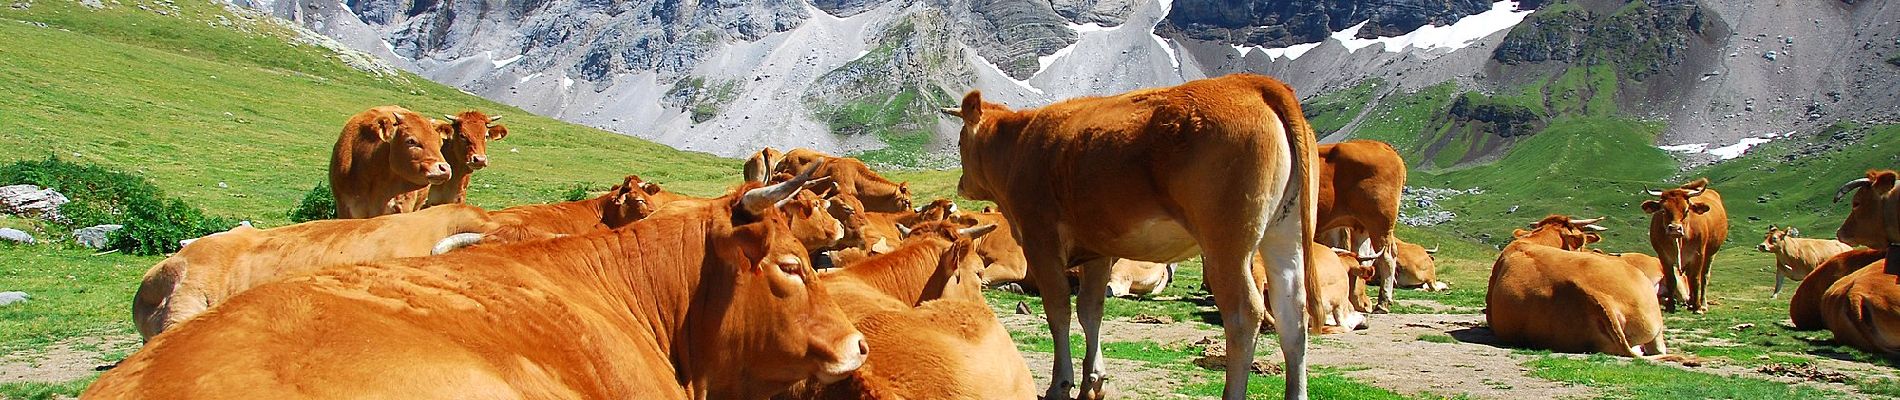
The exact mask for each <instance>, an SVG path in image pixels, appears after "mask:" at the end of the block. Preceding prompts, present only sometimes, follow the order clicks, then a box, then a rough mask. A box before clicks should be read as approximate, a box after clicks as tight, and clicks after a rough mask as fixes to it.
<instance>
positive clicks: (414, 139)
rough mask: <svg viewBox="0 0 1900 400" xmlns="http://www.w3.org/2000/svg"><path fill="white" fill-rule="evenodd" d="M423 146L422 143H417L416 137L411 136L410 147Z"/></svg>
mask: <svg viewBox="0 0 1900 400" xmlns="http://www.w3.org/2000/svg"><path fill="white" fill-rule="evenodd" d="M421 146H422V144H421V143H416V138H409V147H421Z"/></svg>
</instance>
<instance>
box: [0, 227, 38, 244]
mask: <svg viewBox="0 0 1900 400" xmlns="http://www.w3.org/2000/svg"><path fill="white" fill-rule="evenodd" d="M0 240H4V241H8V242H15V243H25V244H33V243H34V240H33V235H32V234H28V233H26V231H22V230H19V229H13V228H0Z"/></svg>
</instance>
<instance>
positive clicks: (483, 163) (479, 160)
mask: <svg viewBox="0 0 1900 400" xmlns="http://www.w3.org/2000/svg"><path fill="white" fill-rule="evenodd" d="M468 167H469V169H482V168H487V167H488V155H487V154H476V155H474V156H472V157H469V158H468Z"/></svg>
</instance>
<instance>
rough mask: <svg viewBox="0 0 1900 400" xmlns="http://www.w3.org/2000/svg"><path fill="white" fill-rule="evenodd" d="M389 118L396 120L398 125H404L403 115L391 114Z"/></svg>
mask: <svg viewBox="0 0 1900 400" xmlns="http://www.w3.org/2000/svg"><path fill="white" fill-rule="evenodd" d="M389 117H390V118H394V119H395V120H396V124H397V125H401V124H402V113H398V112H393V113H389Z"/></svg>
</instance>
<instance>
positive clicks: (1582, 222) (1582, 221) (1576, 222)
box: [1570, 217, 1609, 225]
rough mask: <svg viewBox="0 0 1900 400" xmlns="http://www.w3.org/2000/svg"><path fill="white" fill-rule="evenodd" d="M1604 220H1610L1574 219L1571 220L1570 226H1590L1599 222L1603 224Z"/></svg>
mask: <svg viewBox="0 0 1900 400" xmlns="http://www.w3.org/2000/svg"><path fill="white" fill-rule="evenodd" d="M1604 218H1609V217H1596V218H1592V219H1573V220H1570V224H1571V225H1590V224H1594V223H1598V222H1603V219H1604Z"/></svg>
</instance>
